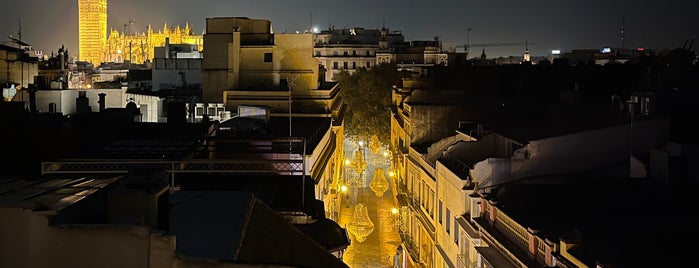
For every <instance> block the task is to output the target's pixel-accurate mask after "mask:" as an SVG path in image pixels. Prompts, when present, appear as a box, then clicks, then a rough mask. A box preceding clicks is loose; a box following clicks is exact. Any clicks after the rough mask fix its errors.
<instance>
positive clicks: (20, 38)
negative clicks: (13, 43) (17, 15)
mask: <svg viewBox="0 0 699 268" xmlns="http://www.w3.org/2000/svg"><path fill="white" fill-rule="evenodd" d="M17 25H18V26H19V29H18V31H17V38H19V41H22V19H17Z"/></svg>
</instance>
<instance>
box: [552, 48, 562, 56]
mask: <svg viewBox="0 0 699 268" xmlns="http://www.w3.org/2000/svg"><path fill="white" fill-rule="evenodd" d="M560 54H561V50H559V49H554V50H551V55H560Z"/></svg>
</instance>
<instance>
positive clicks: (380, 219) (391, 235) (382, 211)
mask: <svg viewBox="0 0 699 268" xmlns="http://www.w3.org/2000/svg"><path fill="white" fill-rule="evenodd" d="M357 148H358V147H357V145H356V144H355V143H353V142H351V141H345V152H346V155H345V159H350V160H351V159H352V157H353V155H354V152H355V151H356V150H357ZM384 151H385V150H384V149H382V150H381V151H379V152H378V153H377V154H373V153H372V152H371V151H370V150H369V149H365V150H364V155H365V161H366V168H365V170H364V172H363V176H359V175H358V174H357V173H356V172H355V170H354V169H353V168H351V167H349V168H347V169H346V174H349V177H351V176H356V178H358V179H357V180H356V181H354V182H355V183H349V184H350V185H348V188H347V192H346V193H345V194H344V195H343V196H342V198H343V199H342V201H341V204H342V207H341V209H340V217H339V223H340V225H341V226H343V227H344V228H347V230H348V231H349V228H348V224H349V222H350V220H351V219H352V216H353V214H354V211H355V209H354V208H355V206H356V205H357V204H359V203H361V204H363V205H364V206H366V208H367V213H368V216H369V219H370V220H371V222H373V224H374V230H373V231H372V232H371V233H370V234H369V235H368V236H367V237H366V240H364V241H362V242H359V240H361V239H358V238H357V237H355V235H354V234H352V232H349V233H350V239H351V241H352V242H351V245H350V246H349V247H348V248H347V251H346V252H345V254H344V257H343V260H344V262H345V263H346V264H348V265H349V266H350V267H352V268H362V267H393V256H394V255H395V253H396V248H397V247H398V246H399V245H400V243H401V240H400V236H399V234H398V221H399V219H398V215H397V214H395V213H396V211H395V210H393V209H394V208H396V207H397V205H396V203H395V199H394V197H393V189H392V188H393V185H392V184H393V183H392V180H391V178H390V177H389V172H390V160H389V158H388V157H387V156H384V155H383V152H384ZM377 168H382V169H383V170H384V171H385V173H384V174H385V179H386V181H387V182H388V185H389V188H388V189H387V190H386V191H385V193H383V195H382V196H381V197H378V196H377V194H376V193H374V191H373V190H372V189H371V188H370V183H371V180H372V178H373V177H374V173H375V170H376V169H377ZM350 181H352V180H350Z"/></svg>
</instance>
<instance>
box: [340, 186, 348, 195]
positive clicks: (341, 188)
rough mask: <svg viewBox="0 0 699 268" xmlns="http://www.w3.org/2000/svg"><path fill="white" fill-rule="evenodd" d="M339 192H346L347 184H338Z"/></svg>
mask: <svg viewBox="0 0 699 268" xmlns="http://www.w3.org/2000/svg"><path fill="white" fill-rule="evenodd" d="M340 192H343V193H346V192H347V186H345V185H342V186H340Z"/></svg>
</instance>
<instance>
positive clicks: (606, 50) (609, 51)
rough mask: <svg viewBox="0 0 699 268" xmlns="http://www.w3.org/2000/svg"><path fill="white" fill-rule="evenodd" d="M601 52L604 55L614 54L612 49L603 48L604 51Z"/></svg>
mask: <svg viewBox="0 0 699 268" xmlns="http://www.w3.org/2000/svg"><path fill="white" fill-rule="evenodd" d="M601 52H602V53H611V52H612V48H609V47H603V48H602V50H601Z"/></svg>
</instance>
